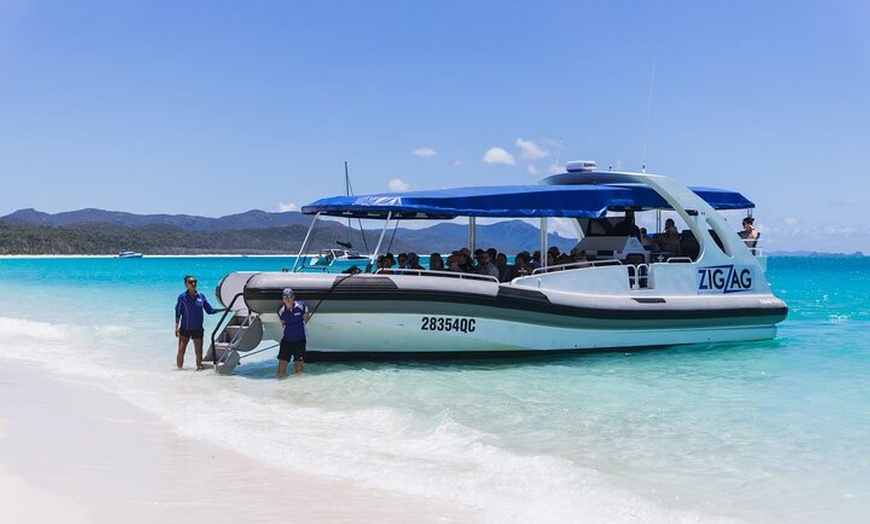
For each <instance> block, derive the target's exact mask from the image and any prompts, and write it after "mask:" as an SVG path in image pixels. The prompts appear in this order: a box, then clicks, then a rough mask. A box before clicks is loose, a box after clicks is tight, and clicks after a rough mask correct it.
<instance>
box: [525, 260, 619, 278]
mask: <svg viewBox="0 0 870 524" xmlns="http://www.w3.org/2000/svg"><path fill="white" fill-rule="evenodd" d="M619 265H622V262H620V261H619V260H617V259H615V258H608V259H605V260H586V261H584V262H569V263H567V264H559V265H558V266H547V267H539V268H536V269H535V270H534V271H532V274H533V275H540V274H541V273H549V272H550V271H562V270H565V269H586V268H590V267H599V266H619Z"/></svg>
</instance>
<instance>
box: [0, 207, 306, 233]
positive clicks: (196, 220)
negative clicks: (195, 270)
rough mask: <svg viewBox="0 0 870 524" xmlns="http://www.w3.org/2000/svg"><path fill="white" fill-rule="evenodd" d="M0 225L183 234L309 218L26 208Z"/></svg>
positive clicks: (257, 212)
mask: <svg viewBox="0 0 870 524" xmlns="http://www.w3.org/2000/svg"><path fill="white" fill-rule="evenodd" d="M0 222H5V223H12V224H26V225H32V226H68V225H74V224H85V223H94V222H102V223H106V224H114V225H116V226H124V227H144V226H151V225H163V226H175V227H178V228H180V229H183V230H185V231H230V230H234V229H267V228H271V227H288V226H298V225H302V226H305V227H308V225H309V224H311V217H310V216H308V215H303V214H302V213H299V212H295V211H287V212H284V213H269V212H267V211H260V210H259V209H252V210H251V211H246V212H244V213H239V214H236V215H227V216H225V217H220V218H210V217H201V216H195V215H136V214H134V213H125V212H123V211H105V210H102V209H91V208H89V209H79V210H78V211H66V212H63V213H55V214H50V213H43V212H42V211H37V210H35V209H32V208H29V209H19V210H18V211H15V212H14V213H10V214H8V215H6V216H4V217H0Z"/></svg>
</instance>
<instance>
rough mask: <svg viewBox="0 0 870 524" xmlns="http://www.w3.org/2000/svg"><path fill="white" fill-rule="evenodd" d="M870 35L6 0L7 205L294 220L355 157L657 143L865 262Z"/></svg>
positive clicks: (473, 10)
mask: <svg viewBox="0 0 870 524" xmlns="http://www.w3.org/2000/svg"><path fill="white" fill-rule="evenodd" d="M868 29H870V4H868V3H866V2H859V1H853V2H848V1H844V2H822V1H818V2H817V1H802V2H793V1H743V0H738V1H729V2H715V3H714V2H697V1H672V2H612V1H596V2H582V1H567V2H546V1H536V2H488V1H475V2H468V1H461V2H460V1H457V2H417V1H389V2H386V1H377V0H369V1H365V2H359V1H354V2H350V1H348V2H341V1H332V2H292V1H275V2H270V1H248V2H241V1H238V2H233V1H199V2H194V1H184V0H181V1H179V0H176V1H171V2H170V1H161V0H152V1H142V2H134V1H114V0H107V1H88V0H81V1H76V2H47V1H45V2H43V1H26V0H4V1H3V2H2V3H0V177H2V181H3V192H2V197H0V215H4V214H7V213H10V212H12V211H14V210H16V209H19V208H25V207H34V208H36V209H39V210H42V211H47V212H58V211H68V210H73V209H79V208H83V207H98V208H104V209H113V210H122V211H131V212H136V213H189V214H201V215H207V216H221V215H226V214H231V213H237V212H241V211H245V210H248V209H252V208H258V209H265V210H270V211H277V210H279V209H292V208H293V207H294V206H301V205H303V204H305V203H308V202H310V201H312V200H315V199H317V198H320V197H323V196H328V195H332V194H339V193H341V192H343V190H344V187H343V184H344V178H343V176H344V175H343V162H344V161H345V160H347V161H348V162H349V164H350V171H351V178H352V181H353V185H354V189H355V190H356V192H357V193H366V192H374V191H383V190H387V189H389V188H391V187H392V188H411V189H425V188H433V187H449V186H460V185H474V184H497V183H532V182H535V181H537V180H538V179H539V178H540V177H542V176H544V175H546V174H547V173H548V172H549V170H550V169H551V168H552V167H553V166H554V165H556V164H557V163H558V164H564V162H565V161H566V160H571V159H580V158H583V159H586V158H589V159H595V160H597V161H598V163H599V166H608V165H612V166H614V167H615V168H622V169H630V170H636V169H639V168H640V166H641V163H642V158H643V152H644V144H645V143H646V153H647V154H646V157H647V166H648V171H650V172H656V173H664V174H668V175H670V176H672V177H674V178H676V179H677V180H679V181H681V182H684V183H686V184H688V185H708V186H718V187H728V188H733V189H737V190H740V191H741V192H743V193H744V194H746V195H747V196H749V197H750V198H751V199H752V200H754V201H755V202H756V203H757V205H758V208H757V210H756V212H755V213H756V216H757V217H758V221H757V223H756V224H757V225H760V227H761V228H762V229H763V231H764V239H765V243H766V245H767V247H768V249H772V250H786V249H789V250H790V249H819V250H833V251H854V250H859V249H860V250H863V251H865V252H868V253H870V220H868V218H867V216H866V215H865V213H864V212H863V211H864V208H865V207H866V206H867V203H868V197H870V176H868V171H867V170H868V166H870V146H868V144H870V96H868V94H870V30H868ZM653 69H655V82H654V88H653V90H652V104H651V105H650V104H649V103H648V102H649V100H650V85H651V79H652V74H653ZM648 109H649V115H650V118H649V127H648V133H647V114H648ZM645 137H647V138H646V139H645ZM493 148H501V149H502V150H503V151H498V150H494V151H493ZM488 151H489V155H487V152H488ZM485 160H489V162H487V161H485Z"/></svg>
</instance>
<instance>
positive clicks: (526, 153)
mask: <svg viewBox="0 0 870 524" xmlns="http://www.w3.org/2000/svg"><path fill="white" fill-rule="evenodd" d="M515 145H516V146H517V147H518V148H520V158H526V159H529V160H537V159H539V158H545V157H548V156H550V152H549V151H547V150H546V149H544V148H543V147H541V146H539V145H538V144H536V143H534V142H532V141H531V140H523V139H522V138H517V141H516V144H515Z"/></svg>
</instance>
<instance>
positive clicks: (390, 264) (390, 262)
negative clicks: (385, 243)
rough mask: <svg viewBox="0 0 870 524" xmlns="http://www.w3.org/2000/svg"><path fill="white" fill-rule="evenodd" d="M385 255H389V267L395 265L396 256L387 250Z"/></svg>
mask: <svg viewBox="0 0 870 524" xmlns="http://www.w3.org/2000/svg"><path fill="white" fill-rule="evenodd" d="M385 256H386V257H387V262H388V264H387V267H393V266H395V265H396V257H395V256H393V254H392V253H390V252H389V251H387V254H386V255H385Z"/></svg>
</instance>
